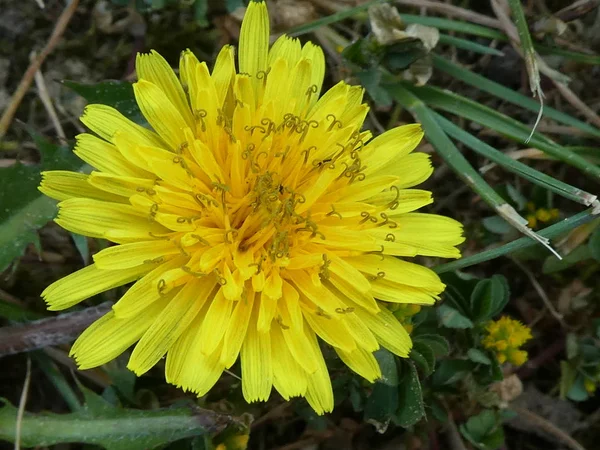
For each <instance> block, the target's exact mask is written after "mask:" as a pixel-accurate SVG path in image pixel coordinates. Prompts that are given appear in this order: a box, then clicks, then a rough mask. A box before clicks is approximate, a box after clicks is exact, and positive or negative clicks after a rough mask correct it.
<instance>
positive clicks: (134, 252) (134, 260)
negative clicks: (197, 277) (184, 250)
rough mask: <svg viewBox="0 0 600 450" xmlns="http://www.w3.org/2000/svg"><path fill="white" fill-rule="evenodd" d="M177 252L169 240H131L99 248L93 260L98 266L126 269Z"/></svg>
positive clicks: (177, 249) (176, 248)
mask: <svg viewBox="0 0 600 450" xmlns="http://www.w3.org/2000/svg"><path fill="white" fill-rule="evenodd" d="M178 253H180V249H179V248H178V247H177V246H175V244H174V243H173V242H170V241H163V240H155V241H145V242H132V243H130V244H122V245H115V246H113V247H109V248H105V249H104V250H101V251H100V252H98V253H96V254H95V255H94V262H95V263H96V265H97V266H98V267H99V268H107V269H108V268H110V269H128V268H130V267H136V266H139V265H142V264H147V262H149V261H152V260H156V258H161V257H165V256H169V255H176V254H178Z"/></svg>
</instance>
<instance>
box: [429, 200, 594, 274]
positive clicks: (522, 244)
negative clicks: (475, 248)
mask: <svg viewBox="0 0 600 450" xmlns="http://www.w3.org/2000/svg"><path fill="white" fill-rule="evenodd" d="M597 217H598V216H596V215H594V213H593V209H592V208H590V209H587V210H585V211H582V212H580V213H579V214H575V215H574V216H572V217H569V218H568V219H565V220H563V221H561V222H558V223H555V224H554V225H551V226H549V227H547V228H544V229H543V230H541V231H539V232H538V233H539V234H540V235H541V236H543V237H544V238H546V239H553V238H555V237H558V236H560V235H562V234H564V233H566V232H567V231H570V230H572V229H574V228H576V227H578V226H580V225H583V224H585V223H587V222H590V221H592V220H594V219H595V218H597ZM535 245H537V243H536V242H535V241H532V240H531V239H529V238H527V237H523V238H519V239H516V240H514V241H512V242H509V243H508V244H504V245H502V246H500V247H496V248H492V249H489V250H485V251H483V252H480V253H477V254H476V255H472V256H467V257H465V258H462V259H459V260H457V261H452V262H449V263H445V264H440V265H438V266H435V267H434V268H433V270H434V271H435V272H436V273H445V272H451V271H453V270H459V269H464V268H465V267H469V266H474V265H475V264H480V263H482V262H485V261H491V260H492V259H496V258H499V257H500V256H504V255H508V254H510V253H513V252H516V251H517V250H523V249H526V248H529V247H533V246H535Z"/></svg>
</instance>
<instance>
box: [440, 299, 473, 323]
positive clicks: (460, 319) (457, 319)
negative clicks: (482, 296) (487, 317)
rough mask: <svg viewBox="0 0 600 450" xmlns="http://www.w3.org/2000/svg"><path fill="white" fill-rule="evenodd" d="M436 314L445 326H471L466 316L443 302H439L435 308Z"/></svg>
mask: <svg viewBox="0 0 600 450" xmlns="http://www.w3.org/2000/svg"><path fill="white" fill-rule="evenodd" d="M437 316H438V319H439V321H440V323H441V324H442V325H443V326H445V327H446V328H459V329H465V328H473V326H474V325H473V322H471V320H469V319H468V318H467V317H465V316H463V315H462V314H461V313H459V312H458V311H457V310H456V309H454V308H453V307H451V306H448V305H446V304H445V303H443V304H441V305H440V306H438V308H437Z"/></svg>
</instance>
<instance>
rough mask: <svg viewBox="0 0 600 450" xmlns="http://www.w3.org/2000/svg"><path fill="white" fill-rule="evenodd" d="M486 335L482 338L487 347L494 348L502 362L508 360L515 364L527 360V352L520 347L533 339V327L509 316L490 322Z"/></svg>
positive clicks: (499, 360) (518, 364) (520, 363)
mask: <svg viewBox="0 0 600 450" xmlns="http://www.w3.org/2000/svg"><path fill="white" fill-rule="evenodd" d="M485 331H486V336H485V337H484V338H483V340H482V344H483V346H484V347H485V348H487V349H489V350H492V351H493V352H494V353H495V354H496V358H497V359H498V362H500V364H502V363H504V362H506V361H508V362H510V363H511V364H514V365H515V366H520V365H522V364H523V363H524V362H525V361H527V352H526V351H524V350H520V347H521V346H522V345H523V344H525V343H526V342H527V341H529V340H530V339H531V337H532V336H531V329H530V328H529V327H527V326H525V325H523V324H522V323H521V322H519V321H518V320H514V319H511V318H509V317H506V316H504V317H501V318H500V319H498V320H496V321H493V322H489V323H488V324H487V325H486V327H485Z"/></svg>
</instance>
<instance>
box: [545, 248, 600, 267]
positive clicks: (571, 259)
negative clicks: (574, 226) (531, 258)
mask: <svg viewBox="0 0 600 450" xmlns="http://www.w3.org/2000/svg"><path fill="white" fill-rule="evenodd" d="M591 257H592V249H591V245H580V246H579V247H577V248H576V249H575V250H573V251H572V252H571V253H569V254H568V255H567V256H565V257H564V258H563V259H557V258H555V257H552V258H546V259H545V260H544V264H543V265H542V272H543V273H545V274H549V273H557V272H561V271H563V270H566V269H568V268H569V267H571V266H574V265H575V264H577V263H579V262H581V261H585V260H588V259H590V258H591Z"/></svg>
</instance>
